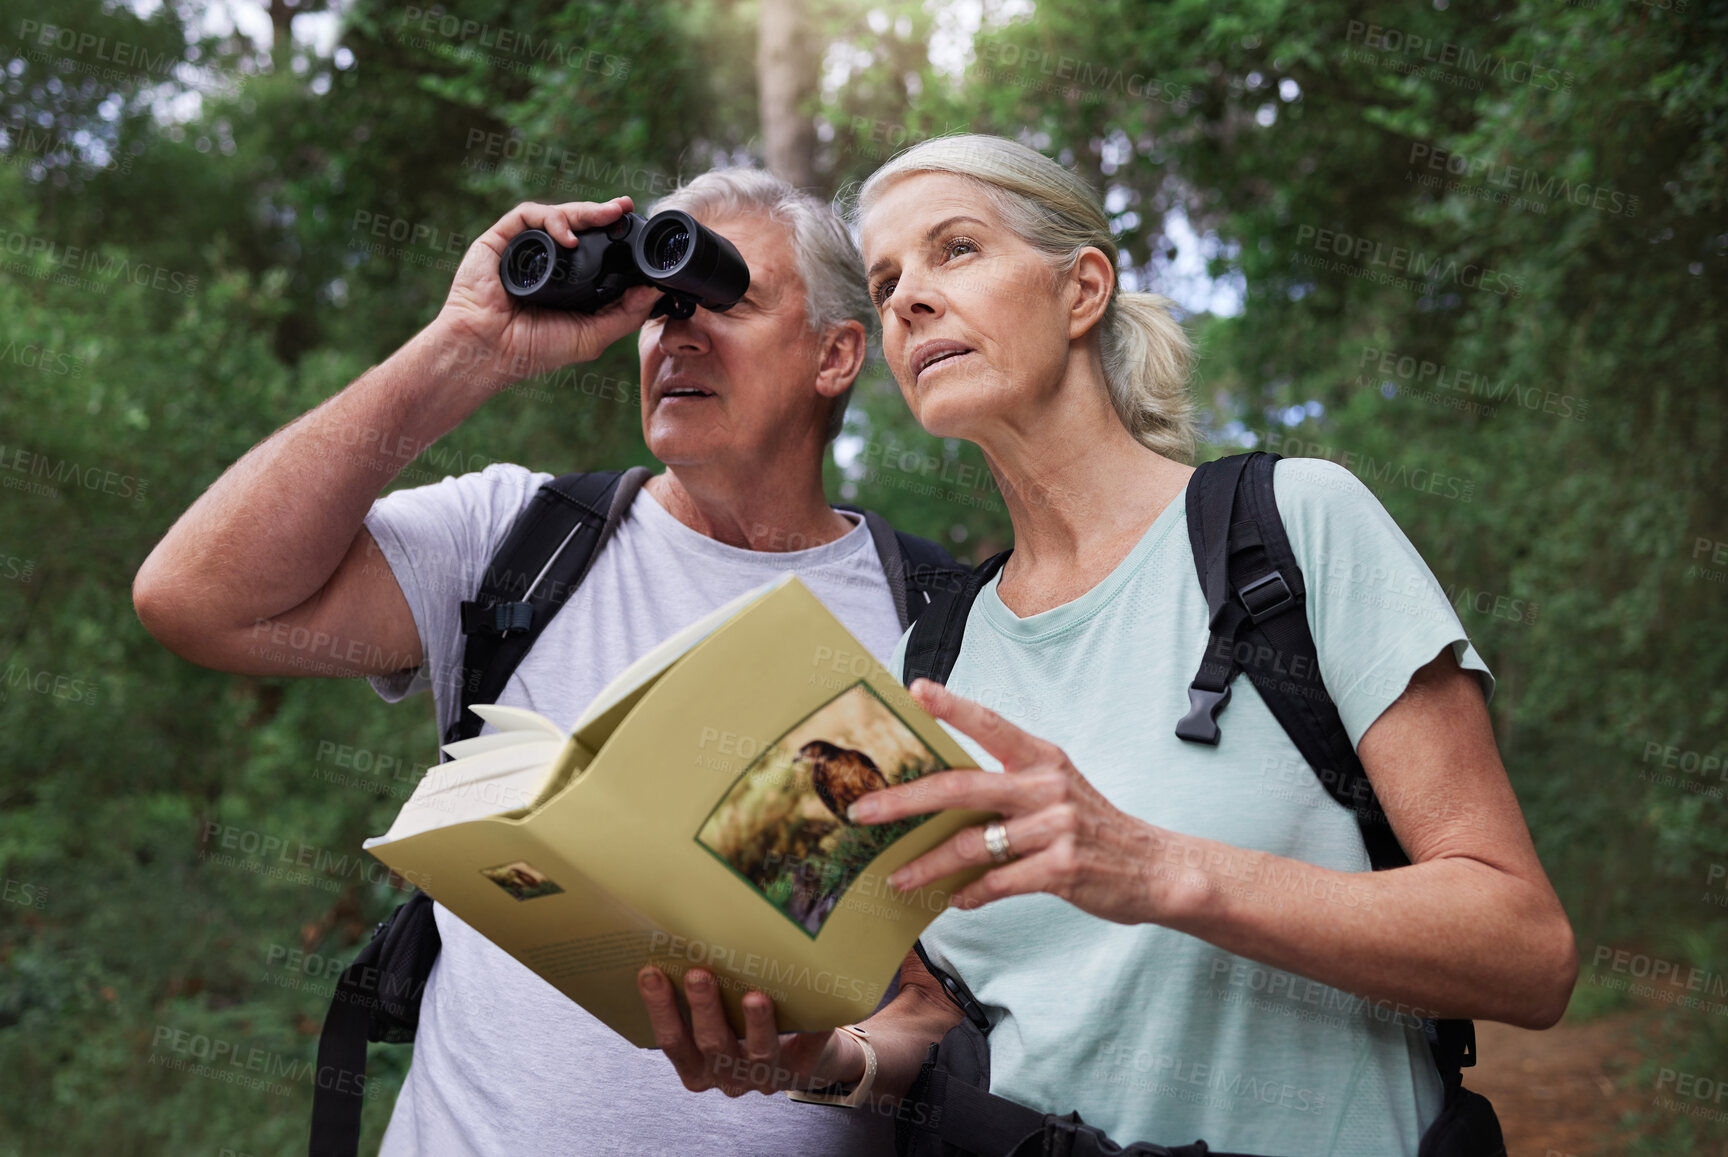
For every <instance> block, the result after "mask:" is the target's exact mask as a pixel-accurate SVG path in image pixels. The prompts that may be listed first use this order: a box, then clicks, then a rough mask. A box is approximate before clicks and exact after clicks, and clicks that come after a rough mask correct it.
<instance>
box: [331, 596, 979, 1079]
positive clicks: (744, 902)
mask: <svg viewBox="0 0 1728 1157" xmlns="http://www.w3.org/2000/svg"><path fill="white" fill-rule="evenodd" d="M475 711H476V713H477V714H479V715H481V716H482V717H483V718H485V719H486V720H487V721H488V722H490V723H492V724H493V725H494V726H495V727H497V728H499V730H498V731H497V732H496V733H492V734H486V735H481V736H478V737H476V738H474V739H467V740H462V741H460V742H458V743H453V744H449V745H447V746H446V747H445V748H444V750H445V751H446V752H448V753H449V754H450V755H451V756H452V757H453V759H452V760H451V761H450V762H446V763H441V764H438V765H437V766H435V767H433V768H430V769H429V770H428V771H427V773H426V776H425V777H424V778H423V779H422V781H421V783H420V785H419V786H418V787H417V788H416V790H415V792H414V795H413V796H412V797H411V798H410V799H409V800H408V801H407V802H406V803H405V804H404V805H403V808H402V812H401V814H400V815H399V816H398V817H397V819H396V822H395V823H394V824H393V825H391V828H390V831H389V832H388V833H386V834H385V835H383V836H380V837H377V838H375V839H371V840H368V841H366V845H365V846H366V848H367V850H368V851H370V852H371V853H372V855H374V856H376V857H377V858H378V859H380V860H382V861H383V862H384V863H385V864H387V865H389V866H390V867H391V868H392V869H394V870H395V871H396V872H397V873H399V874H400V875H401V876H402V877H403V878H404V879H406V880H408V881H410V882H412V883H414V884H417V885H418V886H420V887H421V888H422V889H423V890H424V891H426V892H427V893H429V894H430V895H431V896H432V898H433V899H435V900H437V901H438V902H439V903H441V904H443V905H444V906H445V907H447V908H449V909H450V910H451V911H452V912H454V913H455V914H456V915H457V916H459V917H461V918H462V919H463V920H464V921H466V922H467V923H468V924H469V925H470V926H472V927H473V928H474V929H475V930H476V931H478V932H480V933H481V934H482V935H484V936H486V937H487V938H488V939H490V940H492V941H493V942H494V943H496V944H497V945H498V946H499V947H501V948H503V949H504V950H505V951H506V952H508V953H510V955H512V956H514V957H515V958H516V959H517V960H520V961H521V962H522V963H523V964H525V965H527V966H528V967H529V968H530V969H532V970H533V971H534V972H535V973H537V974H538V975H539V976H540V977H542V978H543V979H544V980H546V982H547V983H549V984H551V985H552V986H553V987H555V988H557V989H558V990H559V991H560V992H562V993H564V995H566V996H568V997H569V998H570V999H571V1000H573V1001H575V1002H576V1003H577V1004H579V1005H581V1006H582V1007H583V1008H585V1009H587V1010H588V1011H589V1012H591V1013H592V1014H594V1016H596V1017H598V1018H599V1019H600V1020H602V1021H604V1022H605V1023H606V1024H607V1025H609V1026H610V1027H611V1028H612V1029H613V1030H615V1031H616V1032H618V1033H619V1034H620V1035H621V1036H623V1037H625V1038H626V1039H628V1040H629V1041H631V1042H632V1043H633V1044H636V1045H638V1046H640V1047H643V1048H652V1047H653V1046H654V1038H653V1033H652V1030H651V1029H650V1027H649V1023H648V1017H647V1014H646V1012H645V1011H644V1009H643V1007H642V1001H641V998H640V996H639V995H638V994H637V990H636V973H637V971H638V970H639V969H640V968H641V967H642V966H643V965H644V964H647V963H653V964H655V965H657V966H658V967H659V968H661V969H662V970H664V971H665V972H666V974H667V975H668V976H670V977H671V978H672V979H673V981H674V983H675V984H677V985H678V986H679V988H680V991H682V983H681V982H682V977H683V975H684V973H685V972H687V971H688V970H689V969H690V968H693V967H701V968H704V969H707V970H709V971H710V972H712V973H713V974H714V975H715V976H716V977H717V978H718V979H719V983H720V988H721V991H722V993H723V994H724V996H725V999H726V1004H727V1009H728V1013H729V1015H730V1016H731V1018H732V1023H733V1027H734V1028H735V1029H736V1030H738V1032H739V1033H740V1035H742V1032H743V1013H742V1004H741V1002H742V999H743V996H744V994H745V993H746V992H748V991H750V990H752V989H755V990H759V991H762V992H765V993H767V994H768V995H769V996H771V997H773V998H774V1002H775V1008H776V1010H777V1015H778V1018H779V1024H780V1028H781V1030H782V1031H803V1032H810V1031H820V1030H823V1029H829V1028H833V1027H835V1026H836V1025H841V1024H849V1023H851V1022H853V1021H857V1020H861V1019H863V1018H864V1017H867V1016H869V1015H870V1013H871V1012H872V1011H873V1010H874V1009H875V1008H876V1006H877V1004H878V1003H879V1002H880V1001H881V998H882V996H883V994H884V993H885V992H886V991H887V987H888V984H889V983H890V981H891V980H892V979H893V976H894V971H895V969H896V968H897V967H899V965H900V962H901V960H902V959H903V958H904V957H905V955H906V953H907V952H909V951H911V948H912V942H913V940H914V939H916V938H917V936H918V934H919V933H920V932H922V931H923V929H924V928H925V926H927V925H928V924H929V923H930V921H931V920H934V919H935V918H936V916H937V915H938V914H940V913H941V911H942V909H943V908H944V907H945V906H946V904H947V897H948V896H949V894H951V893H952V892H953V891H955V890H956V889H958V888H960V887H962V886H963V885H964V884H965V883H967V882H968V881H970V880H971V879H973V878H975V877H976V876H977V875H978V874H979V873H980V872H981V870H982V869H972V870H969V871H967V872H963V873H957V874H956V875H953V876H950V877H948V878H947V879H944V880H940V881H937V882H935V883H934V884H931V885H928V886H926V887H924V888H920V889H918V890H916V891H913V892H908V893H905V894H901V893H898V892H895V891H894V890H893V889H891V888H889V887H888V884H887V877H888V875H889V874H890V873H892V872H893V871H894V870H895V869H896V868H898V867H900V866H901V865H902V864H905V863H908V862H910V861H911V860H913V859H915V858H916V857H918V856H919V855H922V854H923V853H924V852H926V851H928V850H930V849H931V848H933V847H935V846H937V845H938V844H940V843H941V842H942V841H943V840H946V839H947V838H948V837H949V836H951V835H953V834H954V833H955V832H956V831H958V830H960V829H961V828H962V827H965V826H967V825H969V824H977V823H982V822H985V821H986V820H987V819H989V818H990V817H989V816H987V815H985V814H982V813H977V812H960V811H950V812H943V813H940V814H937V815H934V816H929V817H917V818H914V819H909V820H903V821H900V822H897V823H893V824H882V825H855V824H852V823H850V822H848V821H847V820H846V818H845V811H846V808H847V806H848V805H849V804H850V803H851V802H852V801H853V800H855V799H857V798H858V797H859V796H860V795H863V794H864V793H865V792H867V791H870V790H874V789H878V788H882V787H886V786H888V785H890V784H894V783H900V782H904V781H906V780H910V779H915V778H917V777H919V776H922V775H928V774H930V773H931V772H934V771H938V770H941V769H944V768H954V767H962V768H963V767H975V766H977V765H976V764H975V763H974V762H973V761H972V759H971V758H970V757H969V756H968V755H967V754H966V752H965V750H964V749H963V748H961V747H960V745H959V744H958V743H956V742H955V741H954V739H953V737H952V736H951V735H949V734H948V732H947V731H945V730H944V729H943V728H942V726H941V725H940V724H938V723H937V722H936V721H935V720H934V719H932V718H931V717H930V716H929V715H928V714H926V713H925V712H924V711H923V709H922V708H920V707H919V706H918V705H917V704H916V703H915V702H914V701H913V700H912V697H911V696H910V695H909V694H908V693H907V692H906V690H905V688H904V687H902V686H901V685H900V681H899V680H898V679H897V678H895V676H894V675H893V674H892V673H890V672H889V671H888V670H887V669H886V668H884V667H883V666H882V665H881V664H880V663H879V662H877V661H876V659H875V658H874V657H873V656H871V654H870V653H869V652H868V651H867V650H865V649H864V647H863V646H862V645H861V644H860V643H859V642H858V641H857V640H856V639H855V638H853V636H852V634H851V632H849V631H847V630H846V628H845V627H843V626H842V625H841V624H840V622H839V620H837V619H836V618H835V617H834V616H833V614H832V613H831V612H830V611H829V610H828V608H827V607H825V606H824V605H823V604H822V602H821V600H819V599H818V598H816V596H815V595H813V594H811V593H810V590H809V589H808V588H807V587H805V586H804V584H803V583H802V582H800V581H798V579H797V578H796V577H795V576H793V575H790V574H788V575H786V576H785V577H784V578H782V579H779V580H777V581H775V582H773V583H769V584H767V585H766V586H763V587H761V588H759V589H757V590H755V591H752V592H750V593H748V594H746V595H744V596H742V597H740V598H739V599H737V600H734V601H733V602H732V603H729V604H728V605H726V606H724V607H721V608H720V609H719V610H717V611H715V612H714V613H713V614H711V615H709V616H707V617H706V618H704V619H702V620H700V621H698V622H697V623H695V624H693V625H692V626H690V627H689V628H687V629H686V630H684V631H682V632H680V633H679V634H677V635H674V636H673V637H672V638H670V639H668V640H666V641H665V642H664V643H662V644H661V645H660V646H659V647H656V648H655V649H654V650H653V651H651V652H649V653H648V654H647V655H644V656H643V657H642V658H641V659H639V660H637V662H635V663H634V664H632V665H631V666H630V667H629V668H628V669H626V670H625V671H624V672H623V673H622V674H621V675H619V676H618V678H617V679H615V680H614V681H613V682H612V683H611V684H609V685H608V686H607V688H606V689H605V690H604V691H602V692H601V693H600V695H598V696H597V697H596V698H595V700H594V702H593V703H591V704H590V705H589V706H588V708H587V709H586V710H584V711H583V713H582V716H581V718H579V719H578V720H577V722H576V725H575V726H574V727H573V728H572V729H571V731H570V732H569V733H568V734H566V733H565V732H564V731H563V730H562V729H560V728H559V727H558V726H557V725H556V724H554V723H552V722H551V721H550V720H548V719H546V718H544V717H543V716H540V715H538V714H535V713H534V712H531V711H525V710H522V709H520V708H510V707H501V706H497V705H483V706H479V707H476V708H475Z"/></svg>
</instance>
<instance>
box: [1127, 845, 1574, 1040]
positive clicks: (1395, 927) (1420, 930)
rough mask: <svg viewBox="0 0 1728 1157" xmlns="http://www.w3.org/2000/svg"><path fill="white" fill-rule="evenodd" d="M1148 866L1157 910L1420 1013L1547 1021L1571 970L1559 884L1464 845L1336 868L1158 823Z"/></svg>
mask: <svg viewBox="0 0 1728 1157" xmlns="http://www.w3.org/2000/svg"><path fill="white" fill-rule="evenodd" d="M1141 869H1142V871H1143V873H1144V876H1145V878H1146V881H1147V884H1148V896H1149V905H1152V904H1155V905H1156V906H1158V907H1160V908H1161V911H1160V914H1159V920H1158V922H1159V923H1161V924H1164V925H1166V926H1167V927H1170V928H1175V929H1177V930H1178V931H1182V932H1187V933H1189V934H1190V935H1193V936H1197V937H1199V938H1201V939H1203V940H1206V941H1208V942H1209V943H1212V944H1216V945H1217V946H1218V947H1220V948H1223V949H1225V950H1226V951H1229V952H1233V953H1235V954H1237V955H1239V956H1244V957H1247V958H1248V959H1250V960H1256V961H1259V962H1261V963H1264V964H1268V965H1271V966H1272V967H1274V968H1281V969H1284V970H1286V971H1289V972H1293V973H1297V974H1298V975H1301V976H1305V977H1308V978H1310V979H1313V980H1316V981H1319V982H1321V983H1323V984H1328V985H1331V986H1332V987H1334V988H1338V989H1341V990H1343V991H1345V992H1349V993H1352V994H1355V995H1359V996H1363V997H1367V998H1369V999H1371V1000H1374V1001H1377V1002H1379V1001H1384V1002H1386V1003H1387V1004H1388V1005H1389V1006H1390V1008H1391V1010H1392V1011H1393V1012H1400V1013H1407V1014H1409V1015H1411V1016H1413V1017H1417V1018H1421V1017H1428V1016H1438V1017H1472V1018H1481V1019H1485V1020H1497V1021H1504V1022H1506V1023H1508V1024H1515V1025H1519V1026H1521V1027H1525V1028H1546V1027H1547V1026H1548V1025H1551V1024H1553V1023H1554V1022H1555V1021H1556V1020H1558V1019H1559V1018H1560V1014H1561V1013H1562V1012H1564V1011H1565V1008H1566V1000H1567V997H1568V996H1569V995H1570V993H1571V990H1572V983H1573V979H1574V977H1575V975H1576V970H1577V957H1576V948H1575V945H1574V944H1573V940H1572V930H1571V926H1570V924H1569V923H1568V922H1567V920H1566V916H1565V913H1564V912H1563V911H1562V910H1560V908H1559V906H1558V904H1557V903H1556V902H1555V901H1554V897H1553V893H1552V892H1551V891H1548V890H1546V889H1542V888H1539V887H1537V886H1536V885H1534V884H1532V883H1530V882H1529V881H1526V880H1523V879H1520V878H1519V877H1517V876H1515V875H1512V874H1509V873H1507V872H1504V871H1502V870H1500V869H1499V868H1496V867H1494V866H1492V865H1490V864H1486V863H1483V862H1482V861H1480V860H1475V859H1471V858H1468V857H1465V856H1445V857H1440V858H1436V859H1431V860H1427V861H1425V862H1423V863H1420V864H1414V865H1411V866H1410V867H1406V868H1396V869H1392V870H1389V871H1382V872H1339V871H1333V870H1331V869H1328V868H1321V867H1317V866H1315V865H1314V864H1309V863H1305V862H1303V861H1301V860H1292V859H1288V858H1286V857H1283V856H1275V855H1272V854H1270V853H1268V852H1258V851H1248V850H1245V849H1242V848H1236V847H1231V846H1229V845H1226V844H1221V843H1219V842H1217V841H1215V840H1205V839H1198V838H1195V837H1191V836H1183V835H1177V834H1174V833H1169V832H1158V833H1157V834H1155V835H1154V836H1153V837H1152V855H1151V856H1150V857H1149V858H1148V859H1147V860H1145V861H1143V862H1142V864H1141ZM1154 895H1156V896H1158V897H1160V899H1158V900H1157V901H1152V900H1151V897H1152V896H1154ZM1236 979H1240V980H1241V982H1242V983H1251V982H1252V980H1251V978H1247V977H1243V978H1232V980H1233V981H1234V980H1236Z"/></svg>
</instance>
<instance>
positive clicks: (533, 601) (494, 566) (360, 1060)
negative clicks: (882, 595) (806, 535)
mask: <svg viewBox="0 0 1728 1157" xmlns="http://www.w3.org/2000/svg"><path fill="white" fill-rule="evenodd" d="M648 477H649V471H648V470H646V469H645V468H643V467H640V466H637V467H634V468H632V469H630V470H622V471H619V470H609V471H602V472H598V473H591V474H581V473H578V474H565V475H563V476H562V477H559V478H554V479H553V480H551V481H550V482H547V483H545V484H544V485H542V486H541V487H540V489H539V490H538V491H536V492H535V494H534V497H533V498H532V499H530V500H529V504H528V506H527V507H526V508H525V509H524V510H523V511H522V513H521V514H520V515H519V516H518V517H517V519H516V521H515V523H513V524H512V525H511V528H510V531H509V533H508V535H506V537H505V539H504V541H503V543H502V544H500V546H499V547H498V551H497V553H496V554H494V555H493V556H492V559H491V562H490V563H489V565H488V566H487V568H486V572H485V574H484V576H483V577H482V579H481V583H480V589H479V591H478V592H477V593H476V595H475V597H474V598H473V599H472V600H470V601H467V602H464V603H463V604H462V606H461V614H462V631H463V633H464V634H465V635H466V636H467V643H466V644H465V646H464V650H463V655H462V668H461V672H460V673H461V679H460V682H459V686H460V688H461V694H460V704H459V706H458V707H457V710H456V716H455V718H454V719H453V720H452V721H451V724H450V726H449V727H448V728H447V729H446V730H445V733H444V736H443V739H442V740H441V741H440V742H441V744H449V743H455V742H456V741H458V740H461V739H471V738H473V737H474V736H476V735H478V734H479V732H480V729H481V727H482V726H484V721H483V720H482V719H481V718H480V717H479V716H478V715H476V714H474V712H473V710H472V707H473V705H474V704H476V703H495V702H497V700H498V696H499V695H501V694H503V692H504V687H505V685H506V684H507V683H508V682H509V680H510V675H511V673H512V672H514V671H515V670H516V667H517V666H518V665H519V664H520V663H521V662H522V657H523V656H524V655H526V654H527V653H528V649H529V648H530V647H532V646H533V645H534V641H535V640H536V639H538V638H539V637H540V633H541V632H542V631H544V630H545V629H546V625H547V624H548V623H549V622H551V620H552V617H553V616H554V615H556V614H557V613H558V611H559V609H560V608H561V607H562V606H563V605H564V603H565V602H567V601H568V600H569V598H570V596H571V595H572V594H573V593H574V592H575V590H576V588H577V587H578V586H579V585H580V584H581V582H582V580H583V579H584V578H585V577H587V574H588V571H589V569H590V568H591V567H592V566H593V564H594V559H595V558H596V557H597V556H598V555H599V553H600V550H601V548H602V547H604V546H605V545H606V542H607V541H608V540H609V539H610V538H611V537H612V535H613V533H614V532H615V531H616V530H617V529H618V526H619V524H620V523H622V522H623V521H624V517H625V515H626V514H627V513H628V511H629V508H630V503H631V502H632V501H633V500H634V499H635V497H636V492H637V491H638V490H640V489H641V488H642V484H643V483H644V482H645V481H647V479H648ZM836 508H837V509H840V510H847V511H851V512H852V513H854V514H858V515H860V516H861V517H862V518H863V520H864V524H865V526H866V527H867V528H868V529H869V532H870V538H871V540H872V541H873V542H874V543H875V545H876V553H877V555H878V556H879V557H880V558H881V560H882V569H883V572H884V573H885V574H886V576H887V578H888V589H889V592H890V594H891V595H892V597H893V600H894V610H895V612H896V613H897V614H898V616H899V619H900V626H901V628H902V629H904V628H905V627H907V626H908V625H910V624H911V623H912V622H913V621H915V620H916V619H917V618H918V617H919V615H920V614H921V613H922V612H923V611H924V609H925V608H926V607H928V606H929V605H930V603H931V601H932V599H934V598H935V597H937V596H938V595H941V594H943V593H946V592H950V591H953V590H956V589H958V588H959V585H960V582H961V580H962V579H963V578H964V576H965V573H966V572H965V570H964V569H963V568H961V567H960V566H959V565H958V564H957V563H955V562H954V560H953V559H952V558H951V557H950V556H949V554H948V552H947V551H945V550H943V549H942V548H941V547H940V546H938V545H937V544H936V543H933V542H931V541H929V540H928V539H923V538H919V537H917V536H916V535H911V534H905V533H903V532H901V531H897V530H894V529H893V528H892V527H890V526H889V525H888V522H887V520H886V519H884V518H883V517H882V516H881V515H879V514H876V513H875V512H874V511H868V510H862V509H860V508H858V507H856V506H847V505H843V504H836ZM440 946H441V941H440V940H439V938H438V926H437V924H436V922H435V921H434V919H433V909H432V898H431V897H430V896H428V895H427V894H426V893H424V892H420V891H416V892H415V893H414V895H413V896H411V897H410V898H409V899H408V900H407V901H406V902H405V903H403V904H401V905H399V906H398V907H397V908H396V910H395V911H394V912H392V913H391V914H390V916H389V918H388V919H386V920H384V921H382V922H381V923H380V924H378V926H377V927H376V928H374V929H373V932H372V938H371V940H370V941H369V942H368V943H367V944H366V945H365V946H364V947H363V948H361V950H360V952H359V953H358V955H356V956H355V958H354V961H353V963H351V964H350V965H349V966H348V968H347V969H346V970H344V972H343V973H342V976H341V978H340V979H339V980H338V981H337V984H336V990H335V992H334V993H333V994H332V995H331V1000H330V1011H329V1012H328V1013H327V1014H326V1015H325V1018H324V1029H323V1032H322V1034H321V1035H320V1037H319V1039H318V1066H317V1069H316V1083H315V1087H314V1089H313V1095H312V1140H311V1150H310V1152H311V1154H312V1157H353V1154H354V1153H355V1151H356V1150H357V1149H358V1147H359V1143H360V1110H361V1107H362V1105H363V1104H364V1102H365V1086H366V1043H367V1041H368V1040H374V1041H384V1042H387V1043H392V1044H401V1043H406V1042H409V1041H412V1040H413V1039H414V1033H415V1029H416V1028H417V1026H418V1024H419V1018H420V998H421V996H422V994H423V993H424V991H425V988H426V980H427V978H428V977H429V976H430V975H431V973H432V964H433V961H435V960H436V959H437V957H438V951H439V948H440Z"/></svg>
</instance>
